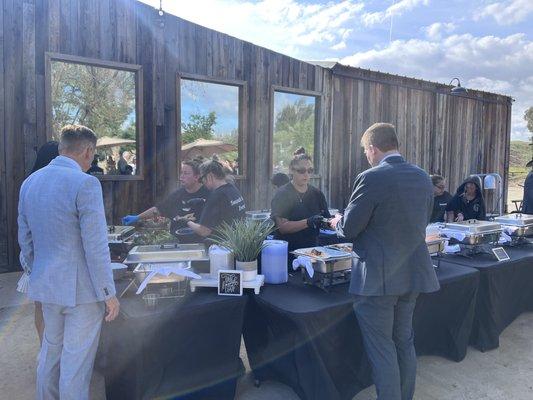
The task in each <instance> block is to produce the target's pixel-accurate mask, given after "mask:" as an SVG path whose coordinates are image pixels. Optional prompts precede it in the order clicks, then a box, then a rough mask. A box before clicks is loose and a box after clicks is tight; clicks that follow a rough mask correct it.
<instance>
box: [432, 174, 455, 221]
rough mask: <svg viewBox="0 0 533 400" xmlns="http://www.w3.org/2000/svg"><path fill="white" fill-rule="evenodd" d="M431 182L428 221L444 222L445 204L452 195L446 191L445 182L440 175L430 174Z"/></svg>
mask: <svg viewBox="0 0 533 400" xmlns="http://www.w3.org/2000/svg"><path fill="white" fill-rule="evenodd" d="M431 182H432V183H433V196H434V197H433V211H432V213H431V219H430V221H429V222H444V217H445V214H446V206H447V205H448V202H449V201H450V200H451V199H452V195H451V194H450V193H448V192H447V191H446V182H445V180H444V178H443V177H442V176H440V175H431Z"/></svg>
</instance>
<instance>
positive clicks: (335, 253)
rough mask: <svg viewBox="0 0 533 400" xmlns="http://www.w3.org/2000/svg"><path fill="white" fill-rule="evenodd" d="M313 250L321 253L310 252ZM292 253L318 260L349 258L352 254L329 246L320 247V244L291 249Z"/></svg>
mask: <svg viewBox="0 0 533 400" xmlns="http://www.w3.org/2000/svg"><path fill="white" fill-rule="evenodd" d="M313 250H317V251H319V252H321V253H322V254H321V255H316V254H312V251H313ZM293 254H296V255H298V256H306V257H310V258H312V259H315V260H319V261H331V260H338V259H341V258H351V257H352V254H351V253H348V252H346V251H341V250H337V249H334V248H331V247H329V246H327V247H322V246H316V247H306V248H304V249H297V250H294V251H293Z"/></svg>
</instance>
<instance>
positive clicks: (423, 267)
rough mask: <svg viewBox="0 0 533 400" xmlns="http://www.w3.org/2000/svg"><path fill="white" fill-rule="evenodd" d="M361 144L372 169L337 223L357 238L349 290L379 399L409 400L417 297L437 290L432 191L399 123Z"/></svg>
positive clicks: (369, 134) (376, 128) (377, 129)
mask: <svg viewBox="0 0 533 400" xmlns="http://www.w3.org/2000/svg"><path fill="white" fill-rule="evenodd" d="M361 145H362V146H363V147H364V151H365V154H366V157H367V159H368V162H369V163H370V165H371V166H372V168H370V169H368V170H366V171H364V172H362V173H361V174H359V176H358V177H357V178H356V180H355V183H354V189H353V193H352V196H351V198H350V203H349V204H348V207H347V208H346V211H345V213H344V216H343V217H341V216H340V215H339V216H337V217H336V218H335V219H334V220H333V221H332V223H331V224H332V226H333V227H336V229H337V234H338V235H339V236H342V237H345V238H347V239H349V240H351V241H353V249H354V253H355V254H356V257H355V259H354V263H353V266H352V275H351V283H350V293H353V294H355V295H356V296H355V302H354V310H355V314H356V316H357V320H358V322H359V326H360V328H361V332H362V334H363V343H364V346H365V349H366V352H367V355H368V358H369V360H370V364H371V365H372V372H373V378H374V383H375V385H376V391H377V394H378V399H379V400H408V399H412V397H413V394H414V390H415V379H416V354H415V349H414V342H413V340H414V335H413V327H412V319H413V311H414V308H415V304H416V298H417V296H418V293H420V292H433V291H436V290H438V289H439V283H438V280H437V276H436V274H435V271H434V269H433V265H432V262H431V258H430V256H429V253H428V250H427V247H426V243H425V228H426V225H427V224H428V222H429V219H430V217H431V212H432V205H433V188H432V185H431V180H430V178H429V175H428V174H427V173H426V172H425V171H423V170H422V169H420V168H418V167H417V166H415V165H412V164H409V163H407V162H406V161H405V160H404V159H403V157H402V156H401V155H400V153H399V152H398V138H397V136H396V132H395V128H394V126H393V125H391V124H385V123H377V124H374V125H372V126H371V127H370V128H368V130H367V131H366V132H365V133H364V134H363V137H362V139H361Z"/></svg>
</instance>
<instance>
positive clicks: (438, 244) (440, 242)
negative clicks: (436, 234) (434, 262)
mask: <svg viewBox="0 0 533 400" xmlns="http://www.w3.org/2000/svg"><path fill="white" fill-rule="evenodd" d="M445 242H446V239H445V238H438V239H437V238H435V239H429V238H426V246H427V247H428V252H429V254H431V255H432V256H433V255H435V254H438V253H442V252H443V251H444V244H445Z"/></svg>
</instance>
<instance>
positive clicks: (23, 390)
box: [0, 273, 533, 400]
mask: <svg viewBox="0 0 533 400" xmlns="http://www.w3.org/2000/svg"><path fill="white" fill-rule="evenodd" d="M17 279H18V273H12V274H2V275H0V371H2V373H1V374H0V398H1V399H6V400H19V399H23V400H25V399H33V398H34V393H35V389H34V385H35V364H36V360H37V352H38V339H37V335H36V333H35V329H34V327H33V313H34V309H33V304H28V303H27V302H26V301H25V299H24V296H22V295H19V294H17V293H16V292H15V283H16V281H17ZM532 330H533V313H526V314H523V315H521V316H520V317H519V318H517V319H516V320H515V321H514V322H513V323H512V324H511V325H510V326H509V327H508V328H507V329H506V330H505V331H504V332H503V334H502V335H501V337H500V347H499V348H498V349H495V350H492V351H489V352H486V353H481V352H479V351H477V350H475V349H474V348H469V350H468V354H467V356H466V358H465V359H464V360H463V361H462V362H460V363H456V362H453V361H449V360H446V359H444V358H441V357H436V356H424V357H419V359H418V373H417V388H416V394H415V399H417V400H480V399H484V400H510V399H512V400H531V399H533V381H532V379H531V377H532V376H533V336H532V335H531V331H532ZM241 357H242V358H243V360H244V361H245V365H246V366H247V370H248V372H249V367H248V365H247V364H248V363H247V361H246V349H245V347H244V345H243V346H242V347H241ZM91 399H92V400H104V399H105V392H104V380H103V377H102V376H101V375H99V374H96V373H95V374H94V376H93V382H92V385H91ZM236 399H237V400H297V399H298V396H296V394H295V393H294V391H293V390H292V389H291V388H289V387H287V386H286V385H284V384H282V383H279V382H272V381H268V382H263V383H262V384H261V386H260V387H259V388H256V387H255V386H254V385H253V379H252V377H251V374H250V373H248V374H246V375H245V376H244V377H243V378H242V379H241V380H240V382H239V385H238V388H237V395H236ZM370 399H375V390H374V388H373V387H370V388H368V389H366V390H364V391H363V392H361V393H359V394H358V395H357V396H355V397H354V400H370ZM325 400H327V399H325Z"/></svg>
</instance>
